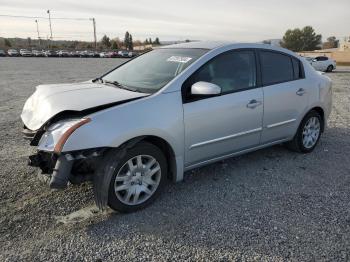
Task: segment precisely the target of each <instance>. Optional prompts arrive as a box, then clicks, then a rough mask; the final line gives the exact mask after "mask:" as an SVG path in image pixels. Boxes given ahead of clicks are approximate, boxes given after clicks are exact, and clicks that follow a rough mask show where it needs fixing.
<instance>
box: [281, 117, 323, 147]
mask: <svg viewBox="0 0 350 262" xmlns="http://www.w3.org/2000/svg"><path fill="white" fill-rule="evenodd" d="M321 126H322V118H321V116H320V114H319V113H318V112H317V111H314V110H312V111H310V112H309V113H308V114H307V115H306V116H305V117H304V119H303V120H302V121H301V123H300V126H299V128H298V131H297V133H296V134H295V136H294V138H293V140H292V141H290V142H288V143H287V147H288V148H289V149H291V150H293V151H297V152H301V153H310V152H312V151H313V150H314V148H315V147H316V145H317V143H318V141H319V139H320V137H321Z"/></svg>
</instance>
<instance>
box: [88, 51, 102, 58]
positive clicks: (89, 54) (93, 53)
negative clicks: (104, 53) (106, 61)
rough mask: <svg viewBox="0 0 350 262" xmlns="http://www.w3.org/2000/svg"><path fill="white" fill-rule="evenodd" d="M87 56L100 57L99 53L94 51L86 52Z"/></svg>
mask: <svg viewBox="0 0 350 262" xmlns="http://www.w3.org/2000/svg"><path fill="white" fill-rule="evenodd" d="M88 57H90V58H94V57H100V54H99V53H97V52H95V51H89V52H88Z"/></svg>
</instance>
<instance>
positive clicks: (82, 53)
mask: <svg viewBox="0 0 350 262" xmlns="http://www.w3.org/2000/svg"><path fill="white" fill-rule="evenodd" d="M79 56H80V57H89V51H87V50H85V51H80V52H79Z"/></svg>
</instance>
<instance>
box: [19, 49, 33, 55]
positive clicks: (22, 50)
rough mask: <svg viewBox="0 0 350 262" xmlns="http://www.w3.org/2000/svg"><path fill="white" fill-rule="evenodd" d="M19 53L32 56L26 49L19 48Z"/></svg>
mask: <svg viewBox="0 0 350 262" xmlns="http://www.w3.org/2000/svg"><path fill="white" fill-rule="evenodd" d="M19 53H20V54H21V56H27V57H29V56H33V53H32V52H31V51H29V50H27V49H21V50H20V51H19Z"/></svg>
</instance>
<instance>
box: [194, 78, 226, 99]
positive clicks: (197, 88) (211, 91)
mask: <svg viewBox="0 0 350 262" xmlns="http://www.w3.org/2000/svg"><path fill="white" fill-rule="evenodd" d="M191 94H192V95H195V96H216V95H220V94H221V87H220V86H218V85H215V84H213V83H209V82H203V81H201V82H197V83H195V84H193V85H192V86H191Z"/></svg>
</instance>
